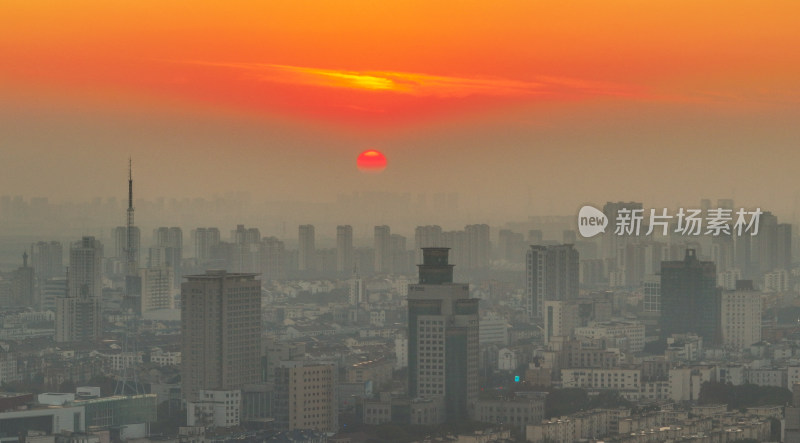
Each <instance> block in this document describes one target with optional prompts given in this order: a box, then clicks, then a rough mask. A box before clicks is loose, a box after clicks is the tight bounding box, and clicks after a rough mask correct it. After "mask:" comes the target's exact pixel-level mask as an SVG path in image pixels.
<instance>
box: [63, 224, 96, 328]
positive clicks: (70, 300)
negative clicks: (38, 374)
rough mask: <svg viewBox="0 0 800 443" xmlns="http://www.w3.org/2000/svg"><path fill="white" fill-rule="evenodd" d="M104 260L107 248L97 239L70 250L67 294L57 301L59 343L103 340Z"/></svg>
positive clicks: (81, 242)
mask: <svg viewBox="0 0 800 443" xmlns="http://www.w3.org/2000/svg"><path fill="white" fill-rule="evenodd" d="M102 261H103V245H102V243H100V241H99V240H96V239H95V238H94V237H83V239H82V240H81V241H80V242H76V243H74V244H73V245H72V246H71V247H70V251H69V277H68V278H67V295H66V297H58V298H56V322H55V323H56V324H55V329H56V331H55V341H57V342H73V341H83V342H95V341H97V340H99V339H100V338H101V333H102V329H101V328H102V323H101V321H102V319H101V317H100V299H101V295H102V290H103V279H102V272H101V271H102Z"/></svg>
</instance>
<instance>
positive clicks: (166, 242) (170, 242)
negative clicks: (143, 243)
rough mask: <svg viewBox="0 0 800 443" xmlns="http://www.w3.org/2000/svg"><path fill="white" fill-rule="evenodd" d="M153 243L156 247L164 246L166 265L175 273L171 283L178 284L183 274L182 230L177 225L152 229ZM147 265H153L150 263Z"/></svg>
mask: <svg viewBox="0 0 800 443" xmlns="http://www.w3.org/2000/svg"><path fill="white" fill-rule="evenodd" d="M153 244H154V246H155V247H157V248H164V259H165V261H166V265H167V266H170V267H171V268H172V270H173V273H174V275H175V279H174V280H175V281H174V282H173V284H174V285H175V286H178V284H179V283H180V279H181V277H182V276H183V269H182V267H181V265H182V263H183V230H182V229H181V228H178V227H171V228H168V227H161V228H157V229H154V230H153ZM148 266H153V265H152V264H150V265H148Z"/></svg>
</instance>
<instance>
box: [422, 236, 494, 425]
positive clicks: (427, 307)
mask: <svg viewBox="0 0 800 443" xmlns="http://www.w3.org/2000/svg"><path fill="white" fill-rule="evenodd" d="M447 256H448V249H447V248H423V263H422V264H421V265H419V283H418V284H410V285H408V390H409V396H410V397H411V398H418V397H427V398H435V397H444V403H445V409H446V417H447V419H448V420H460V419H464V418H467V417H471V416H472V412H473V410H474V406H475V401H476V400H477V398H478V361H479V351H478V349H479V347H478V345H479V343H478V341H479V332H478V325H479V323H478V301H479V300H478V299H477V298H470V297H469V285H467V284H464V283H453V265H451V264H449V263H448V257H447Z"/></svg>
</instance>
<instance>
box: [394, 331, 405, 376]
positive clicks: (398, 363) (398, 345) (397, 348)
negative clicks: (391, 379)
mask: <svg viewBox="0 0 800 443" xmlns="http://www.w3.org/2000/svg"><path fill="white" fill-rule="evenodd" d="M406 367H408V339H407V338H406V337H395V339H394V368H395V369H403V368H406Z"/></svg>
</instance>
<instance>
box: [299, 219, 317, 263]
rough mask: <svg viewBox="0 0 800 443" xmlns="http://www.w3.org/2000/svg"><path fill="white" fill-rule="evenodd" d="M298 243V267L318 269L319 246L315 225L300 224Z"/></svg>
mask: <svg viewBox="0 0 800 443" xmlns="http://www.w3.org/2000/svg"><path fill="white" fill-rule="evenodd" d="M297 244H298V247H297V249H298V250H297V269H298V270H300V271H315V270H316V269H317V266H316V265H317V263H316V262H317V247H316V243H315V240H314V225H300V227H299V228H298V243H297Z"/></svg>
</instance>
